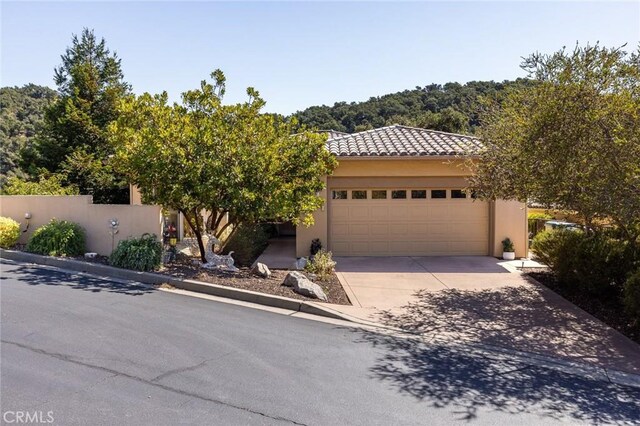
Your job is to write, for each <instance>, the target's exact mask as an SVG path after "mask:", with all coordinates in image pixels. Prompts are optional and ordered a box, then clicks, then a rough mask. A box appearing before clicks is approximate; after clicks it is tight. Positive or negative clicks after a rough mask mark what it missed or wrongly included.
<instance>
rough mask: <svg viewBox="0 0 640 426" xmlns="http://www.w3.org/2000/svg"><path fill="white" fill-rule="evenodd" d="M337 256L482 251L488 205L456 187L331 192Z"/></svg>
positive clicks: (331, 239) (486, 237) (331, 241)
mask: <svg viewBox="0 0 640 426" xmlns="http://www.w3.org/2000/svg"><path fill="white" fill-rule="evenodd" d="M330 194H331V198H330V200H329V207H328V209H329V245H330V247H331V249H332V251H333V253H334V254H335V255H336V256H393V255H395V256H434V255H487V254H488V252H489V207H488V204H487V203H486V202H481V201H476V200H474V199H472V198H471V197H468V196H467V194H465V193H464V191H462V189H461V188H438V189H427V188H417V189H409V188H398V189H379V188H362V189H360V188H358V189H341V188H335V189H331V190H330Z"/></svg>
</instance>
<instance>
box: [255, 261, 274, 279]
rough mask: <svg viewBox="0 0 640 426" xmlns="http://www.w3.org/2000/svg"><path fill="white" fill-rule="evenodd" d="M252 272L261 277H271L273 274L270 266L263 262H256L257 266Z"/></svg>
mask: <svg viewBox="0 0 640 426" xmlns="http://www.w3.org/2000/svg"><path fill="white" fill-rule="evenodd" d="M251 273H252V274H253V275H257V276H258V277H261V278H269V277H270V276H271V271H270V270H269V267H268V266H267V265H265V264H264V263H261V262H258V263H256V264H255V266H254V267H253V268H252V269H251Z"/></svg>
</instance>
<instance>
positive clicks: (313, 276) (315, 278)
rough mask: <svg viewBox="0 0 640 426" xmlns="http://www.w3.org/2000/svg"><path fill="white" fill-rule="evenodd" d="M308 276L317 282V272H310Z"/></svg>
mask: <svg viewBox="0 0 640 426" xmlns="http://www.w3.org/2000/svg"><path fill="white" fill-rule="evenodd" d="M307 278H308V279H310V280H311V281H313V282H316V280H317V279H318V276H317V275H316V274H312V273H311V272H309V273H308V274H307Z"/></svg>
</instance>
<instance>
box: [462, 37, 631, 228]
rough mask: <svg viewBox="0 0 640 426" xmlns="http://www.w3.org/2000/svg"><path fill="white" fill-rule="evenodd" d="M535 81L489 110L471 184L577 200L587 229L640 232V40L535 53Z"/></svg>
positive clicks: (520, 196) (492, 193)
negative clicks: (628, 47) (628, 46)
mask: <svg viewBox="0 0 640 426" xmlns="http://www.w3.org/2000/svg"><path fill="white" fill-rule="evenodd" d="M522 67H523V68H524V69H525V70H526V71H528V72H529V74H530V76H531V77H533V78H535V81H536V84H534V85H533V86H531V87H529V88H526V89H522V90H515V91H512V92H511V93H509V95H508V96H507V97H506V99H505V101H504V102H503V104H502V105H501V106H500V105H493V106H492V107H491V108H489V109H488V112H487V113H486V116H485V117H484V123H483V126H482V128H481V131H480V136H481V138H482V139H483V141H484V143H485V144H486V149H485V150H484V151H483V152H482V153H481V155H480V158H479V161H475V162H474V163H473V164H474V167H475V173H476V174H475V176H474V177H473V178H472V180H471V184H470V188H471V189H472V190H474V191H476V192H477V193H478V194H479V195H481V196H483V197H484V198H489V199H495V198H503V199H515V200H520V201H526V200H534V201H536V202H538V203H541V204H542V205H544V206H545V207H547V208H559V209H567V210H574V211H576V212H578V214H579V215H580V216H581V217H582V219H583V220H584V222H585V223H586V224H587V225H588V226H589V228H590V229H595V230H597V229H598V222H599V220H600V221H603V220H604V221H613V222H614V223H615V224H616V225H617V226H618V227H619V229H620V230H622V231H623V233H624V234H625V235H626V236H627V237H628V238H629V239H631V240H632V239H634V238H636V237H637V236H638V233H639V232H640V226H639V225H640V50H638V51H637V52H635V53H632V54H627V53H626V52H625V51H623V50H622V48H612V49H609V48H602V47H599V46H598V45H595V46H586V47H579V46H576V48H575V49H574V50H573V51H572V52H568V51H566V50H565V49H563V50H561V51H559V52H556V53H554V54H552V55H542V54H537V53H536V54H534V55H531V56H530V57H529V58H528V59H526V60H525V61H524V62H523V65H522Z"/></svg>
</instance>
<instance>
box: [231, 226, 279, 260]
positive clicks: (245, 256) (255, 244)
mask: <svg viewBox="0 0 640 426" xmlns="http://www.w3.org/2000/svg"><path fill="white" fill-rule="evenodd" d="M268 241H269V234H268V233H267V232H266V231H265V229H264V228H263V227H262V226H261V225H251V224H249V225H244V224H243V225H238V229H237V230H236V231H235V233H234V234H233V235H232V236H231V239H230V240H229V241H228V242H227V244H226V245H225V246H224V250H223V253H229V252H230V251H233V255H232V257H233V260H234V261H235V264H236V265H237V266H250V265H251V264H252V263H253V261H254V260H256V258H257V257H258V256H259V255H260V254H261V253H262V252H263V251H264V249H265V248H266V247H267V245H268Z"/></svg>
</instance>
